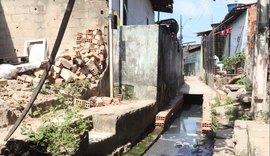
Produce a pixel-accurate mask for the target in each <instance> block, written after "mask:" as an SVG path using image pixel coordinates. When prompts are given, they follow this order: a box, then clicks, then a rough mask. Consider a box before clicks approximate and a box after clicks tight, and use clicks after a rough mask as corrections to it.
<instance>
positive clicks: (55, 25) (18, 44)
mask: <svg viewBox="0 0 270 156" xmlns="http://www.w3.org/2000/svg"><path fill="white" fill-rule="evenodd" d="M67 2H68V1H67V0H27V1H22V0H12V1H11V0H1V1H0V23H2V24H0V46H1V50H2V51H1V53H0V57H1V56H3V55H5V56H12V55H13V56H14V53H13V51H14V49H17V50H18V52H17V56H21V55H22V51H23V46H24V41H25V40H29V39H39V38H46V39H47V42H48V46H49V51H51V50H52V47H53V44H54V42H55V39H56V36H57V33H58V30H59V27H60V24H61V21H62V18H63V16H64V12H65V9H66V5H67ZM107 18H108V6H107V3H106V0H76V1H75V5H74V8H73V12H72V14H71V18H70V21H69V23H68V26H67V29H66V32H65V35H64V38H63V41H62V44H61V47H60V50H63V49H67V48H68V49H71V48H72V46H73V45H75V43H76V41H75V40H76V34H77V32H82V31H83V30H85V29H87V28H90V27H94V26H95V25H96V24H98V25H97V26H98V27H99V28H100V29H101V30H102V31H103V32H104V35H105V36H103V37H104V38H105V39H106V38H107V32H108V30H107V25H108V22H107V21H108V20H107Z"/></svg>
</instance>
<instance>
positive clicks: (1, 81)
mask: <svg viewBox="0 0 270 156" xmlns="http://www.w3.org/2000/svg"><path fill="white" fill-rule="evenodd" d="M7 85H8V82H7V80H6V79H0V86H1V87H4V86H7Z"/></svg>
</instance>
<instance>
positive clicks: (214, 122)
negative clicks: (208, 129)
mask: <svg viewBox="0 0 270 156" xmlns="http://www.w3.org/2000/svg"><path fill="white" fill-rule="evenodd" d="M220 105H221V102H220V98H219V97H218V96H216V97H215V103H213V104H211V118H212V125H213V127H212V128H213V130H214V131H216V130H217V129H220V128H221V127H222V126H221V124H220V123H219V121H218V118H217V111H216V109H215V107H218V106H220Z"/></svg>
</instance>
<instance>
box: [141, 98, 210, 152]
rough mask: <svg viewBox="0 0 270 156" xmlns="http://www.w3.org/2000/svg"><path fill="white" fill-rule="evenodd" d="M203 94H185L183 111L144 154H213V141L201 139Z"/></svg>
mask: <svg viewBox="0 0 270 156" xmlns="http://www.w3.org/2000/svg"><path fill="white" fill-rule="evenodd" d="M201 116H202V95H185V96H184V104H183V106H182V108H181V111H179V112H178V114H176V115H175V118H174V120H173V121H172V122H171V123H170V124H169V126H168V128H167V129H165V131H164V133H162V134H161V136H160V137H159V139H158V140H157V141H156V142H155V143H154V144H153V145H152V146H151V147H150V149H149V150H148V151H147V152H146V153H145V154H144V156H211V155H212V148H213V141H211V140H205V141H204V142H203V143H202V142H201V141H200V140H201V138H202V137H201Z"/></svg>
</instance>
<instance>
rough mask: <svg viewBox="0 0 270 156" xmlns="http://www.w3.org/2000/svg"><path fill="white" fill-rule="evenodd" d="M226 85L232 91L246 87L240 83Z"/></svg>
mask: <svg viewBox="0 0 270 156" xmlns="http://www.w3.org/2000/svg"><path fill="white" fill-rule="evenodd" d="M225 87H226V88H228V89H230V90H231V91H238V90H239V89H241V88H245V86H244V85H238V84H230V85H225Z"/></svg>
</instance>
